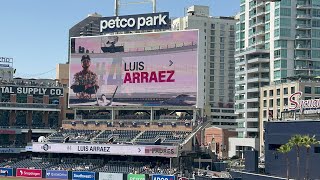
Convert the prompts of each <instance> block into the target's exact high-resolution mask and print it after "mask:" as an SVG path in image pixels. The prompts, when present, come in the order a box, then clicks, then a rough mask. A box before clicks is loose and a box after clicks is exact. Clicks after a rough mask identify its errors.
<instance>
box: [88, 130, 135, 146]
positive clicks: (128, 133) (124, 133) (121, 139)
mask: <svg viewBox="0 0 320 180" xmlns="http://www.w3.org/2000/svg"><path fill="white" fill-rule="evenodd" d="M139 133H140V131H137V130H114V131H110V130H107V131H104V132H103V133H101V134H99V135H98V136H97V137H96V138H95V139H94V142H97V143H107V142H115V143H126V142H131V141H132V140H133V139H134V138H135V137H136V136H137V135H138V134H139Z"/></svg>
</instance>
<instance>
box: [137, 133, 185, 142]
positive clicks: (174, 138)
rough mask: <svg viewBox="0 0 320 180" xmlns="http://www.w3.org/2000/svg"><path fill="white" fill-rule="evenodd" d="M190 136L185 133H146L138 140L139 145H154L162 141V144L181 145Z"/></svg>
mask: <svg viewBox="0 0 320 180" xmlns="http://www.w3.org/2000/svg"><path fill="white" fill-rule="evenodd" d="M188 135H189V133H188V132H185V131H145V132H144V133H143V134H142V135H141V136H140V137H139V138H137V139H136V143H138V144H153V143H155V142H156V141H157V140H159V139H161V142H162V143H166V144H179V143H182V142H183V140H184V139H185V138H186V137H187V136H188Z"/></svg>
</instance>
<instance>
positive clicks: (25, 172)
mask: <svg viewBox="0 0 320 180" xmlns="http://www.w3.org/2000/svg"><path fill="white" fill-rule="evenodd" d="M16 176H17V177H32V178H42V170H41V169H24V168H18V169H17V172H16Z"/></svg>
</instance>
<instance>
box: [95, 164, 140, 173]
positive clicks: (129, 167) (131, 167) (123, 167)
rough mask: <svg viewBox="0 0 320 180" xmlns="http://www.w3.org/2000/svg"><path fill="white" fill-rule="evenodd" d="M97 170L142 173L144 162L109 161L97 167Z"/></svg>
mask: <svg viewBox="0 0 320 180" xmlns="http://www.w3.org/2000/svg"><path fill="white" fill-rule="evenodd" d="M94 171H96V172H108V173H141V172H143V167H142V164H140V163H132V162H130V163H129V162H118V163H116V162H111V163H110V162H108V164H106V165H104V166H103V167H101V168H98V169H95V170H94Z"/></svg>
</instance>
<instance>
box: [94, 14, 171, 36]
mask: <svg viewBox="0 0 320 180" xmlns="http://www.w3.org/2000/svg"><path fill="white" fill-rule="evenodd" d="M169 28H170V19H169V13H168V12H160V13H151V14H138V15H130V16H113V17H103V18H101V20H100V32H104V33H106V32H118V31H136V30H152V29H169Z"/></svg>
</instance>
